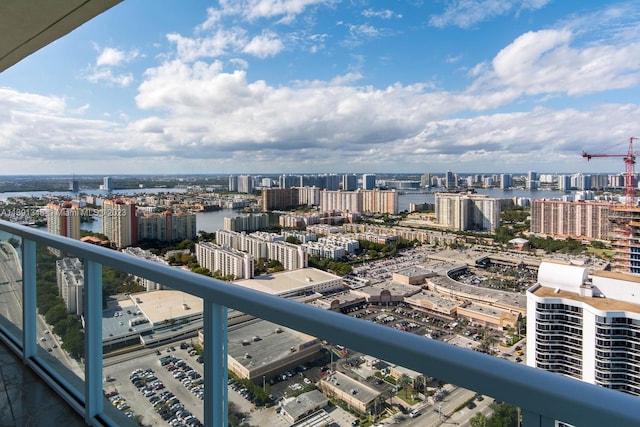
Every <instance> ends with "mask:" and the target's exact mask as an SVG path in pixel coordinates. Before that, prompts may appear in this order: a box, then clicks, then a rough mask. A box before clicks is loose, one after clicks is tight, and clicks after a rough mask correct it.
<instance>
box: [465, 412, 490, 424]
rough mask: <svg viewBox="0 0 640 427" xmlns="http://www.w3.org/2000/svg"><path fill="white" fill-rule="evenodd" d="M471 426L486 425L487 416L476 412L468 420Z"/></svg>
mask: <svg viewBox="0 0 640 427" xmlns="http://www.w3.org/2000/svg"><path fill="white" fill-rule="evenodd" d="M469 424H471V427H487V417H485V416H484V414H483V413H482V412H476V414H475V415H474V416H473V417H472V418H471V419H470V420H469Z"/></svg>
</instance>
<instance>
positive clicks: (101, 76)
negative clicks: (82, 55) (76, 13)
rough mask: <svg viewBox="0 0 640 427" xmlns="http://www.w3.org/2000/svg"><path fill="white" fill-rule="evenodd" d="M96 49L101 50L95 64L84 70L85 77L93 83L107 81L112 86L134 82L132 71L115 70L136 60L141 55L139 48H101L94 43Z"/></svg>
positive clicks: (121, 85) (127, 84)
mask: <svg viewBox="0 0 640 427" xmlns="http://www.w3.org/2000/svg"><path fill="white" fill-rule="evenodd" d="M94 49H95V50H97V51H98V52H99V54H98V57H97V58H96V63H95V65H94V66H90V67H88V68H87V70H85V72H84V78H85V79H86V80H88V81H90V82H92V83H107V84H108V85H111V86H120V87H127V86H129V85H131V83H133V81H134V78H133V74H132V73H130V72H114V68H117V67H121V66H123V65H125V64H127V63H130V62H132V61H134V60H135V59H136V58H138V57H139V56H140V54H139V52H138V51H137V50H131V51H128V52H127V51H123V50H120V49H117V48H113V47H105V48H101V47H100V46H98V45H97V44H95V43H94Z"/></svg>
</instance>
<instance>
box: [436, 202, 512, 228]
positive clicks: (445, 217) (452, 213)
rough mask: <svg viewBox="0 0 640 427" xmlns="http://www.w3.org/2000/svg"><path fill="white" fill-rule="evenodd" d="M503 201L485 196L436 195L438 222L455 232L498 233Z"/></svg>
mask: <svg viewBox="0 0 640 427" xmlns="http://www.w3.org/2000/svg"><path fill="white" fill-rule="evenodd" d="M502 203H503V201H502V200H501V199H496V198H493V197H488V196H487V195H484V194H470V193H436V222H437V223H438V224H440V225H442V226H445V227H447V228H450V229H453V230H460V231H465V230H481V231H491V232H493V231H496V230H497V229H498V227H500V212H501V211H502Z"/></svg>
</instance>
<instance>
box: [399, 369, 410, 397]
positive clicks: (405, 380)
mask: <svg viewBox="0 0 640 427" xmlns="http://www.w3.org/2000/svg"><path fill="white" fill-rule="evenodd" d="M411 382H412V380H411V378H410V377H409V375H407V374H402V376H401V377H400V380H399V382H398V385H399V386H400V387H401V388H402V389H404V397H405V399H406V398H407V393H408V391H409V386H410V385H411Z"/></svg>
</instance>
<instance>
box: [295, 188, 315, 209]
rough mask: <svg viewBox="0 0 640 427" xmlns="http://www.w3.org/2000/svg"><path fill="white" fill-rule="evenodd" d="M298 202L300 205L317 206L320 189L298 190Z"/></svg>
mask: <svg viewBox="0 0 640 427" xmlns="http://www.w3.org/2000/svg"><path fill="white" fill-rule="evenodd" d="M298 202H299V204H301V205H307V206H318V205H319V204H320V189H319V188H318V187H300V188H298Z"/></svg>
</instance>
